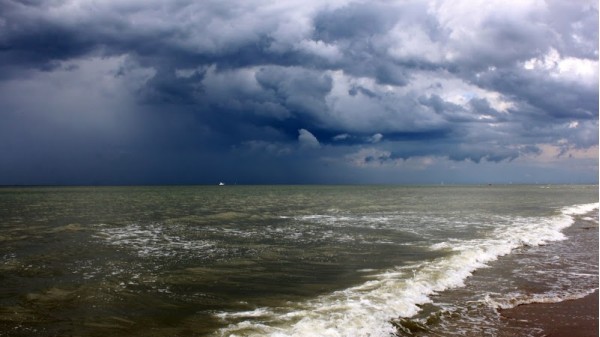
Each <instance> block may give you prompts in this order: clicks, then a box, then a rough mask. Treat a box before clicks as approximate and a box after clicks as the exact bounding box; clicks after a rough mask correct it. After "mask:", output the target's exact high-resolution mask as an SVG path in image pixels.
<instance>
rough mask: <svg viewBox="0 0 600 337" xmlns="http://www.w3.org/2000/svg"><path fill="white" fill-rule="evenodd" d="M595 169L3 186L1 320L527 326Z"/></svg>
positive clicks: (43, 325) (307, 331) (582, 286)
mask: <svg viewBox="0 0 600 337" xmlns="http://www.w3.org/2000/svg"><path fill="white" fill-rule="evenodd" d="M598 193H599V189H598V186H597V185H531V186H526V185H519V186H517V185H506V186H504V185H502V186H500V185H494V186H491V185H482V186H448V185H446V186H383V185H382V186H379V185H378V186H279V185H277V186H141V187H131V186H122V187H3V188H0V336H104V337H105V336H119V337H120V336H144V337H152V336H215V337H217V336H228V337H229V336H278V337H283V336H332V337H333V336H340V337H341V336H343V337H351V336H371V337H379V336H382V337H384V336H385V337H394V336H457V335H460V336H542V335H543V332H542V331H541V330H539V329H537V328H535V327H528V326H521V327H515V326H514V325H513V326H510V325H509V324H507V321H506V319H504V318H503V317H502V315H501V314H500V312H501V310H502V309H503V308H511V307H514V306H517V305H520V304H526V303H532V302H559V301H563V300H567V299H575V298H581V297H584V296H586V295H588V294H590V293H592V292H594V291H596V290H597V289H598Z"/></svg>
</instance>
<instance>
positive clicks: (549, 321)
mask: <svg viewBox="0 0 600 337" xmlns="http://www.w3.org/2000/svg"><path fill="white" fill-rule="evenodd" d="M501 314H502V317H504V318H505V319H506V322H507V324H508V327H509V328H508V330H509V331H506V332H508V333H509V334H510V331H513V330H512V329H523V328H530V329H531V331H532V332H534V331H537V332H539V334H538V333H535V335H539V336H551V337H597V336H598V291H596V292H594V293H593V294H590V295H588V296H586V297H584V298H580V299H577V300H569V301H564V302H559V303H533V304H527V305H521V306H518V307H516V308H512V309H505V310H502V311H501Z"/></svg>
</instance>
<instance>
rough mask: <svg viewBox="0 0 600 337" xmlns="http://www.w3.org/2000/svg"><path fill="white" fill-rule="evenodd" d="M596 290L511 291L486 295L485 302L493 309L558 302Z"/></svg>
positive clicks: (574, 298)
mask: <svg viewBox="0 0 600 337" xmlns="http://www.w3.org/2000/svg"><path fill="white" fill-rule="evenodd" d="M596 291H598V288H594V289H588V290H585V291H580V292H576V293H572V292H566V291H565V292H548V293H544V294H521V293H511V294H506V295H504V296H501V297H495V296H494V298H492V296H490V294H488V295H486V297H485V302H486V303H487V304H488V305H489V306H490V307H492V308H495V309H511V308H515V307H518V306H519V305H524V304H532V303H559V302H563V301H569V300H577V299H580V298H584V297H586V296H588V295H590V294H593V293H594V292H596Z"/></svg>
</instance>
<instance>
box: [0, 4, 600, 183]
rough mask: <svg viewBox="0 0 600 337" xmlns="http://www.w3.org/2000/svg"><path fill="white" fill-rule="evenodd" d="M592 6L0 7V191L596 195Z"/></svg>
mask: <svg viewBox="0 0 600 337" xmlns="http://www.w3.org/2000/svg"><path fill="white" fill-rule="evenodd" d="M598 102H599V98H598V2H597V1H584V0H562V1H529V0H515V1H507V0H497V1H492V0H463V1H460V0H457V1H441V0H429V1H424V0H423V1H346V0H334V1H315V0H288V1H256V0H252V1H249V0H229V1H227V0H225V1H224V0H218V1H206V0H205V1H191V0H170V1H166V0H162V1H161V0H104V1H102V0H95V1H94V0H0V184H216V183H218V182H219V181H224V182H225V183H230V184H233V183H239V184H244V183H403V184H404V183H419V184H420V183H434V184H439V183H442V182H444V183H447V184H450V183H510V182H514V183H524V182H528V183H549V182H554V183H597V182H598Z"/></svg>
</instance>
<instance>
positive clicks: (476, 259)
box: [216, 203, 598, 337]
mask: <svg viewBox="0 0 600 337" xmlns="http://www.w3.org/2000/svg"><path fill="white" fill-rule="evenodd" d="M597 208H598V203H593V204H583V205H575V206H571V207H566V208H563V209H562V210H561V212H560V213H559V214H558V215H555V216H553V217H548V218H514V219H513V220H512V221H511V222H510V223H509V224H508V225H503V226H501V227H500V228H497V229H495V230H494V231H493V232H492V233H491V235H490V236H489V237H488V238H486V239H477V240H468V241H457V240H454V241H449V242H446V243H441V244H439V243H438V244H437V245H436V246H435V247H432V249H448V250H449V251H450V252H451V254H450V255H449V256H446V257H442V258H438V259H435V260H432V261H428V262H422V263H419V264H414V265H412V266H408V267H402V268H395V269H390V270H388V271H386V272H383V273H380V274H377V275H373V276H372V279H371V280H369V281H367V282H365V283H363V284H361V285H358V286H356V287H352V288H348V289H345V290H340V291H336V292H334V293H331V294H328V295H324V296H321V297H318V298H316V299H314V300H310V301H307V302H304V303H296V304H291V305H290V306H289V307H280V308H258V309H256V310H252V311H247V312H234V313H227V312H222V313H218V314H216V316H217V317H218V318H220V319H222V320H224V321H226V322H232V323H231V324H230V325H229V326H227V327H225V328H223V329H221V330H219V331H218V332H217V335H218V336H277V337H284V336H289V337H291V336H307V335H319V336H332V337H334V336H335V337H337V336H373V337H376V336H390V334H394V333H395V332H396V328H395V327H394V325H393V324H392V323H391V320H393V319H395V318H398V317H411V316H413V315H416V314H417V313H418V312H419V311H420V305H422V304H425V303H430V302H431V299H430V297H431V296H432V295H434V294H436V293H438V292H441V291H444V290H447V289H452V288H457V287H461V286H464V282H465V280H466V279H467V278H468V277H469V276H470V275H472V273H473V272H474V271H475V270H477V269H479V268H483V267H485V266H486V265H487V263H489V262H491V261H494V260H496V259H497V258H498V257H500V256H503V255H506V254H509V253H510V252H511V251H513V250H514V249H517V248H519V247H524V246H538V245H543V244H546V243H548V242H552V241H558V240H564V239H565V238H566V237H565V236H564V234H563V233H562V232H561V231H562V230H563V229H564V228H566V227H568V226H570V225H572V224H573V223H574V221H575V217H576V216H579V215H583V214H586V213H589V212H591V211H593V210H594V209H597Z"/></svg>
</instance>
